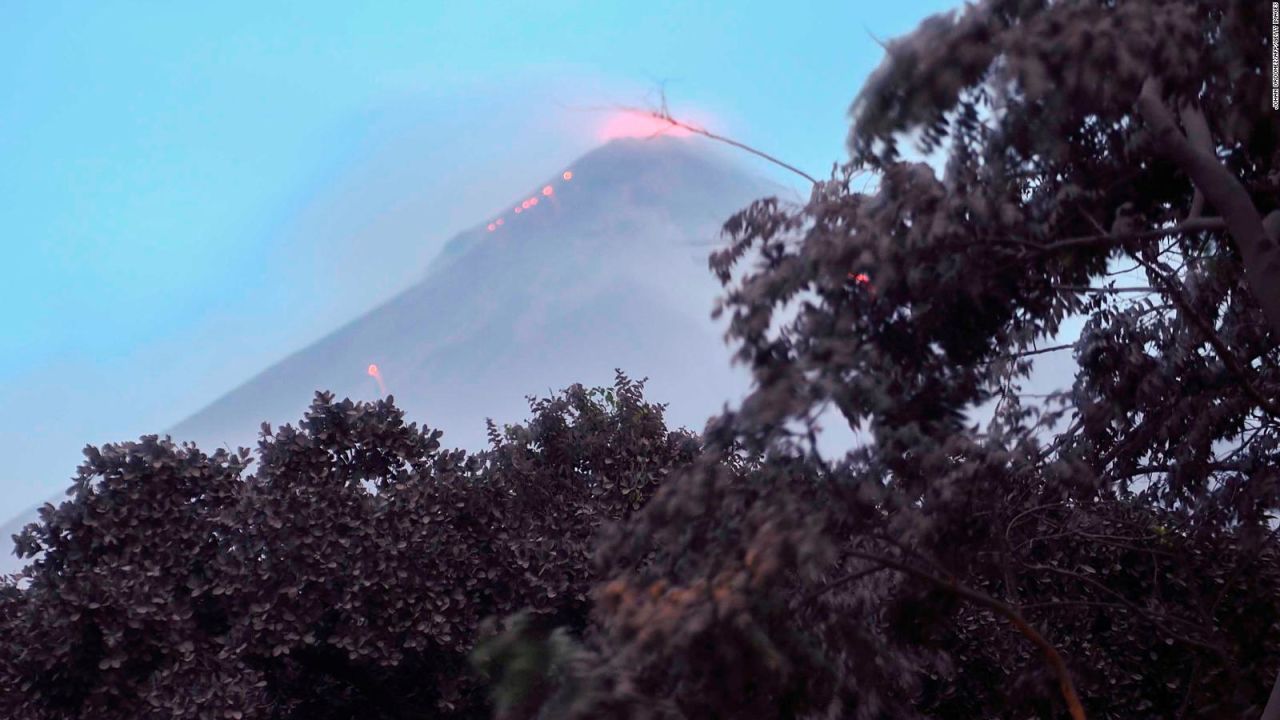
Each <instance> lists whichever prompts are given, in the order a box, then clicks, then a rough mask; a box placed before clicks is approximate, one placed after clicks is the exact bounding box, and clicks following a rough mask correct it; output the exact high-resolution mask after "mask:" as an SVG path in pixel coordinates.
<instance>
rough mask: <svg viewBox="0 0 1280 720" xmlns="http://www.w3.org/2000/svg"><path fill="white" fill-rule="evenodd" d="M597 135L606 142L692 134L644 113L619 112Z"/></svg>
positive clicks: (607, 121) (612, 116)
mask: <svg viewBox="0 0 1280 720" xmlns="http://www.w3.org/2000/svg"><path fill="white" fill-rule="evenodd" d="M597 134H598V135H599V136H600V139H601V140H604V141H608V140H616V139H617V138H647V137H653V136H654V135H668V136H671V137H689V136H690V135H692V134H693V132H692V131H690V130H689V129H687V128H682V127H680V126H678V125H672V124H671V123H669V122H667V121H666V120H663V119H662V118H659V117H654V116H653V115H650V114H648V113H645V112H640V111H636V110H620V111H618V112H616V113H614V114H612V115H610V116H609V118H608V119H607V120H605V121H604V125H602V126H601V127H600V130H599V131H598V133H597ZM566 179H567V178H566Z"/></svg>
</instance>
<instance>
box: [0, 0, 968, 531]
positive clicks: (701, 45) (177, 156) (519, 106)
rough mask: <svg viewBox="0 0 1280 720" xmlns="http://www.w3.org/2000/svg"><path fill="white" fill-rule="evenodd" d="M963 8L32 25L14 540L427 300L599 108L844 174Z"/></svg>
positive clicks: (481, 9)
mask: <svg viewBox="0 0 1280 720" xmlns="http://www.w3.org/2000/svg"><path fill="white" fill-rule="evenodd" d="M957 4H958V3H954V2H941V1H935V2H925V1H923V0H903V1H901V2H896V3H864V2H843V3H819V2H812V3H782V4H776V5H775V4H768V5H766V4H764V3H754V2H743V1H741V0H739V1H737V2H716V3H712V2H697V3H690V2H649V3H644V4H632V3H625V4H624V3H613V2H599V1H597V2H549V1H548V2H541V3H518V2H502V3H482V2H448V3H444V2H412V3H410V2H404V3H394V2H382V3H360V4H357V3H323V2H307V3H238V2H221V3H204V4H202V5H203V7H200V6H198V4H196V3H182V4H177V3H173V4H166V5H162V4H160V3H125V2H100V3H83V2H81V3H57V2H39V3H37V2H28V3H5V4H4V5H2V6H0V219H2V220H3V231H2V232H0V253H2V255H0V258H2V262H0V267H3V268H4V279H3V281H0V308H2V309H0V312H2V313H3V320H4V322H3V325H0V408H2V409H0V453H2V455H3V457H4V458H5V461H4V462H3V463H0V521H2V520H3V519H4V517H7V516H8V515H11V514H13V513H16V512H18V511H19V510H21V509H23V508H25V507H27V506H29V505H31V504H33V503H35V502H38V501H41V500H44V499H46V498H47V497H49V496H50V495H51V494H53V493H55V492H57V491H58V490H59V489H61V488H62V487H64V486H65V484H66V480H67V478H68V477H69V476H70V475H71V474H72V472H73V470H74V468H75V466H76V465H77V464H78V462H79V460H80V454H79V449H80V448H81V447H83V446H84V445H85V444H86V443H102V442H108V441H115V440H125V439H131V438H135V437H137V436H138V435H140V434H143V433H148V432H163V431H164V429H165V428H166V427H168V426H170V425H172V424H173V423H175V422H177V421H178V420H180V419H182V418H183V417H185V416H186V415H188V414H190V413H192V412H194V411H196V410H198V409H199V408H200V407H202V406H203V405H204V404H206V403H208V402H209V401H211V400H213V399H214V398H216V397H217V396H218V395H220V394H222V393H223V392H225V391H226V390H229V389H230V388H231V387H233V386H235V385H236V384H238V383H239V382H241V381H243V380H244V379H246V378H247V377H249V376H251V375H253V374H254V373H256V372H257V371H258V370H261V369H263V368H264V367H265V366H266V365H268V364H269V363H271V362H273V361H275V360H278V359H279V358H281V357H283V356H284V355H286V354H288V353H289V352H292V351H294V350H297V349H298V348H300V347H302V346H303V345H305V344H306V343H307V342H310V341H311V340H314V339H316V338H318V337H320V336H321V335H323V334H324V333H325V332H327V331H328V330H330V329H333V328H334V327H336V326H337V325H339V324H341V322H343V321H345V320H348V319H350V318H352V317H354V316H356V315H358V314H360V313H361V312H363V311H365V310H367V309H369V308H370V307H372V306H373V305H375V304H376V303H377V302H379V301H380V300H382V299H385V298H386V297H388V296H390V295H392V294H394V293H395V292H396V291H398V290H400V289H401V288H403V287H404V286H405V285H407V284H408V283H410V282H412V280H413V279H414V278H415V277H417V276H418V275H419V274H420V273H421V271H422V269H423V268H424V267H425V265H426V263H427V261H428V260H429V259H430V258H431V256H432V255H433V254H434V253H435V252H436V251H437V250H438V248H439V247H440V246H441V244H442V243H443V242H444V241H445V240H447V239H448V238H449V237H450V236H451V235H452V234H454V233H456V232H457V231H459V230H461V229H463V228H466V227H468V226H470V225H472V224H474V223H477V222H481V221H483V220H484V219H485V217H486V216H487V215H488V214H489V213H491V212H492V211H493V210H494V209H496V208H499V207H501V206H503V205H504V204H505V203H506V202H507V201H508V200H510V199H512V198H514V197H517V196H518V195H520V194H521V193H523V192H524V191H525V190H527V188H528V187H529V186H530V185H532V184H533V183H535V182H537V181H539V180H540V179H541V178H543V177H545V176H547V175H548V174H549V173H551V172H553V171H555V170H556V169H557V168H559V167H560V166H561V165H562V164H563V163H565V162H567V161H569V160H572V159H573V158H574V157H576V156H577V155H578V154H580V153H582V152H584V151H585V150H588V149H590V148H591V147H592V146H594V145H595V144H596V143H597V142H598V137H597V135H596V133H595V129H596V128H597V127H598V126H599V125H600V123H601V122H602V113H601V112H595V111H591V110H589V109H588V108H590V107H594V106H608V105H611V104H630V105H641V104H644V103H645V102H646V101H647V100H648V99H649V98H651V97H652V95H653V91H654V89H655V88H657V87H659V86H660V85H661V86H665V88H666V92H667V96H668V99H669V101H670V103H671V106H672V109H673V110H674V111H675V112H676V113H677V114H680V113H682V112H683V113H689V114H693V115H695V116H697V117H700V118H703V119H704V121H705V122H707V123H708V124H709V125H710V126H711V127H712V128H713V129H716V130H718V131H722V132H724V133H727V134H730V135H732V136H734V137H736V138H739V139H741V140H743V141H745V142H748V143H752V144H756V145H758V146H760V147H761V148H763V149H766V150H768V151H770V152H772V153H774V154H776V155H778V156H780V157H783V158H785V159H787V160H788V161H790V162H792V163H793V164H796V165H798V166H800V167H802V168H804V169H806V170H807V171H809V172H810V173H812V174H815V175H823V174H825V173H826V172H827V171H828V170H829V169H830V166H831V163H832V162H835V161H839V160H842V159H843V158H844V149H843V141H844V135H845V131H846V128H847V121H846V116H845V114H846V110H847V108H848V105H849V102H850V101H851V100H852V98H853V96H854V95H855V94H856V92H857V89H858V87H859V86H860V85H861V83H862V81H863V80H864V79H865V77H866V75H867V73H869V72H870V71H871V70H872V69H873V68H874V66H875V65H876V64H877V63H878V62H879V60H880V58H881V55H882V50H881V48H880V47H879V46H878V45H877V44H876V42H875V40H874V39H873V36H875V37H880V38H887V37H892V36H894V35H898V34H901V33H903V32H906V31H908V30H910V29H911V28H913V27H914V26H915V25H916V24H917V23H918V22H919V21H920V20H922V19H923V18H924V17H926V16H927V15H930V14H932V13H935V12H939V11H942V10H946V9H948V8H950V7H952V6H955V5H957ZM759 169H760V171H761V172H766V173H771V172H772V171H771V170H770V169H769V168H767V167H764V166H759ZM779 179H783V178H779Z"/></svg>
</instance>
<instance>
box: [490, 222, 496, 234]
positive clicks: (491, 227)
mask: <svg viewBox="0 0 1280 720" xmlns="http://www.w3.org/2000/svg"><path fill="white" fill-rule="evenodd" d="M496 227H498V225H497V224H496V223H489V232H493V230H494V228H496Z"/></svg>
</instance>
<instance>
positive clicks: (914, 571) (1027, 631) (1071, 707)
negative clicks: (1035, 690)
mask: <svg viewBox="0 0 1280 720" xmlns="http://www.w3.org/2000/svg"><path fill="white" fill-rule="evenodd" d="M849 554H850V555H852V556H854V557H857V558H861V559H863V560H867V561H870V562H874V563H877V564H879V565H882V566H885V567H889V568H893V569H894V570H897V571H898V572H901V573H903V574H905V575H910V576H911V577H914V578H916V579H918V580H924V581H925V582H928V583H931V584H933V585H936V586H938V587H940V588H942V589H944V590H949V591H950V592H953V593H955V594H956V595H957V596H959V597H961V598H964V599H965V600H968V601H969V602H972V603H974V604H975V605H979V606H982V607H985V608H987V609H988V610H991V611H993V612H995V613H996V614H997V615H1001V616H1003V617H1004V618H1005V619H1006V620H1008V621H1009V623H1010V624H1011V625H1013V626H1014V628H1016V629H1017V630H1018V632H1020V633H1022V635H1023V636H1024V637H1026V638H1027V639H1028V640H1030V641H1031V643H1032V644H1033V645H1035V646H1036V647H1037V648H1039V650H1040V652H1041V654H1043V655H1044V659H1045V662H1047V663H1048V665H1049V667H1050V669H1052V670H1053V673H1054V675H1055V676H1057V678H1058V689H1059V690H1060V691H1061V693H1062V699H1063V700H1064V701H1066V703H1067V710H1068V711H1069V712H1070V713H1071V718H1072V720H1085V713H1084V706H1083V705H1082V704H1081V703H1080V697H1079V696H1078V695H1077V694H1076V690H1075V685H1074V684H1073V683H1072V681H1071V673H1070V672H1069V671H1068V670H1067V664H1066V662H1065V661H1064V660H1063V659H1062V655H1061V654H1060V653H1059V652H1058V650H1057V648H1055V647H1054V646H1053V644H1052V643H1050V642H1049V641H1048V640H1046V639H1045V637H1044V636H1043V635H1041V634H1040V632H1039V631H1037V630H1036V629H1035V628H1034V627H1032V626H1031V624H1030V623H1028V622H1027V621H1026V619H1025V618H1023V617H1022V613H1020V612H1018V610H1017V608H1014V607H1012V606H1010V605H1007V604H1005V603H1002V602H1000V601H999V600H996V599H995V598H993V597H991V596H990V595H987V594H986V593H984V592H981V591H978V590H974V589H973V588H970V587H967V586H964V585H961V584H960V583H958V582H956V581H955V580H954V579H943V578H940V577H937V576H936V575H933V574H931V573H928V572H925V571H923V570H920V569H919V568H915V567H912V566H911V565H908V564H906V563H904V562H900V561H898V560H895V559H893V558H889V557H884V556H882V555H876V554H874V553H867V552H862V551H859V550H850V551H849Z"/></svg>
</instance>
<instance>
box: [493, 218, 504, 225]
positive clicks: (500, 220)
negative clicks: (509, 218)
mask: <svg viewBox="0 0 1280 720" xmlns="http://www.w3.org/2000/svg"><path fill="white" fill-rule="evenodd" d="M503 222H504V221H503V219H502V218H498V222H496V223H494V225H501V224H502V223H503Z"/></svg>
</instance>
